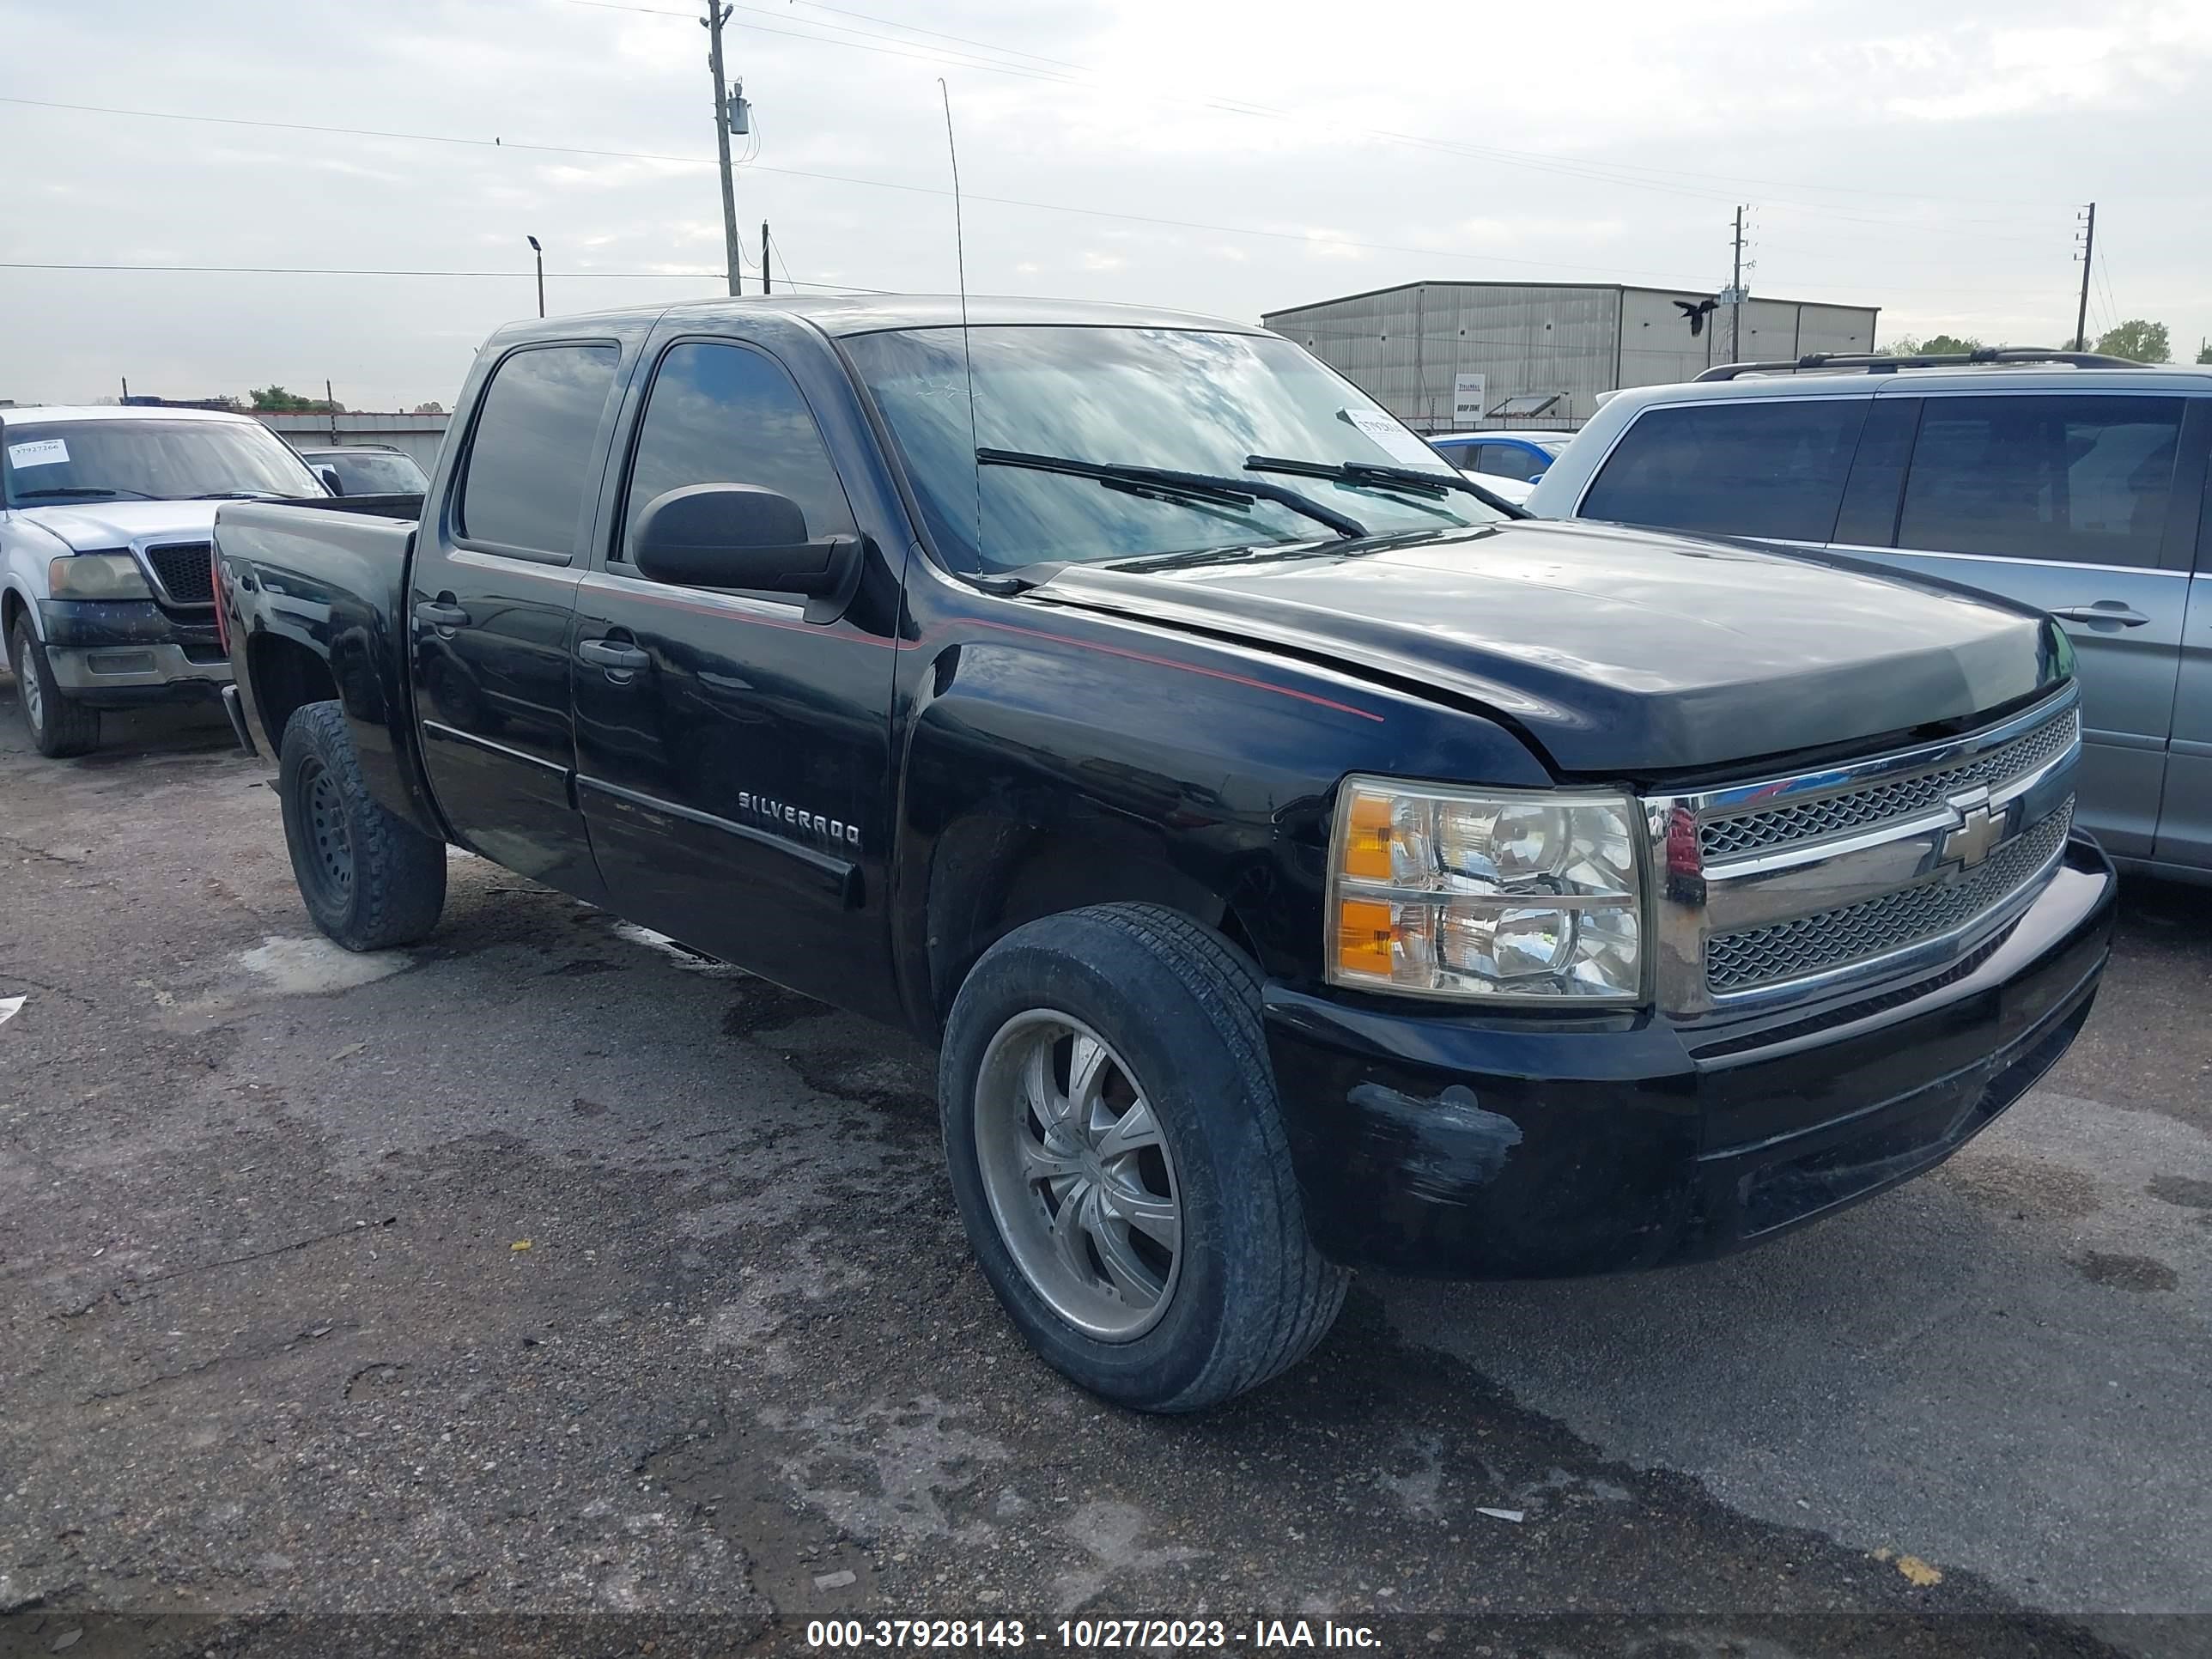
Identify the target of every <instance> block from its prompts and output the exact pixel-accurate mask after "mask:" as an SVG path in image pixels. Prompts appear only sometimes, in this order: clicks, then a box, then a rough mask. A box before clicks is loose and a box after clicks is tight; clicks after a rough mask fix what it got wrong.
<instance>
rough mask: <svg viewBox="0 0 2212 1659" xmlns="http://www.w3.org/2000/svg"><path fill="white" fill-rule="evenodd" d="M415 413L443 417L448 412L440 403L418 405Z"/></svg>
mask: <svg viewBox="0 0 2212 1659" xmlns="http://www.w3.org/2000/svg"><path fill="white" fill-rule="evenodd" d="M414 412H415V413H416V414H417V415H442V414H444V413H445V412H446V406H445V404H440V403H428V404H416V405H415V410H414Z"/></svg>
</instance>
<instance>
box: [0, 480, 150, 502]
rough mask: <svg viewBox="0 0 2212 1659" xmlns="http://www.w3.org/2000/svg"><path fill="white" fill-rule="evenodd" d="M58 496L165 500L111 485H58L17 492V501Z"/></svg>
mask: <svg viewBox="0 0 2212 1659" xmlns="http://www.w3.org/2000/svg"><path fill="white" fill-rule="evenodd" d="M57 495H68V496H71V497H79V496H92V495H97V496H100V498H101V499H102V500H104V501H112V500H114V499H115V498H116V497H117V496H118V495H128V496H130V497H131V499H132V500H133V501H161V500H162V499H164V498H163V497H161V496H160V495H148V494H147V493H146V492H145V491H144V490H143V489H117V488H115V487H113V486H112V485H109V484H58V485H56V486H55V487H54V488H52V489H19V490H17V491H16V492H15V499H16V500H17V501H44V500H50V499H52V497H54V496H57Z"/></svg>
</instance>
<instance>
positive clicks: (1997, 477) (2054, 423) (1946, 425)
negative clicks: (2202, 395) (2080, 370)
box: [1897, 394, 2181, 567]
mask: <svg viewBox="0 0 2212 1659" xmlns="http://www.w3.org/2000/svg"><path fill="white" fill-rule="evenodd" d="M2180 434H2181V399H2180V398H2130V397H2116V396H2111V395H2106V396H2103V397H2089V396H2067V397H2036V396H2032V395H2019V394H2015V395H2014V396H2011V397H1995V398H1929V399H1928V400H1927V405H1926V407H1925V409H1924V410H1923V412H1922V414H1921V417H1920V437H1919V440H1918V441H1917V442H1916V443H1915V444H1914V445H1913V448H1912V470H1911V472H1910V473H1908V474H1907V475H1906V477H1905V506H1904V509H1903V511H1902V513H1900V514H1899V519H1898V526H1897V544H1898V545H1899V547H1921V548H1927V549H1929V550H1931V551H1935V552H1942V553H1978V554H1985V555H1989V556H1994V557H1997V558H2016V559H2056V560H2059V561H2062V562H2066V563H2069V564H2115V565H2140V566H2145V567H2155V566H2156V565H2157V563H2158V556H2159V544H2160V539H2161V538H2163V536H2164V535H2165V532H2166V512H2167V509H2168V507H2169V506H2170V505H2171V502H2172V494H2173V460H2174V454H2175V451H2176V449H2177V447H2178V440H2179V437H2180Z"/></svg>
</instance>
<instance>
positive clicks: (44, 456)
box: [8, 438, 69, 467]
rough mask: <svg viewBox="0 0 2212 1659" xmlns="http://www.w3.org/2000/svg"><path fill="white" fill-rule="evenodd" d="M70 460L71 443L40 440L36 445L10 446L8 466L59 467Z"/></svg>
mask: <svg viewBox="0 0 2212 1659" xmlns="http://www.w3.org/2000/svg"><path fill="white" fill-rule="evenodd" d="M68 459H69V441H68V440H67V439H64V438H40V440H39V441H37V442H35V443H27V444H9V446H8V465H10V466H13V467H26V466H58V465H61V464H62V463H63V462H64V461H66V460H68Z"/></svg>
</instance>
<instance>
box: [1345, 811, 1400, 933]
mask: <svg viewBox="0 0 2212 1659" xmlns="http://www.w3.org/2000/svg"><path fill="white" fill-rule="evenodd" d="M1342 873H1343V874H1345V875H1347V876H1351V877H1352V878H1355V879H1358V880H1365V881H1388V880H1389V879H1390V798H1389V796H1388V795H1354V796H1353V797H1352V810H1351V811H1350V812H1349V813H1347V814H1346V819H1345V836H1344V868H1343V871H1342ZM1385 920H1387V918H1385Z"/></svg>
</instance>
